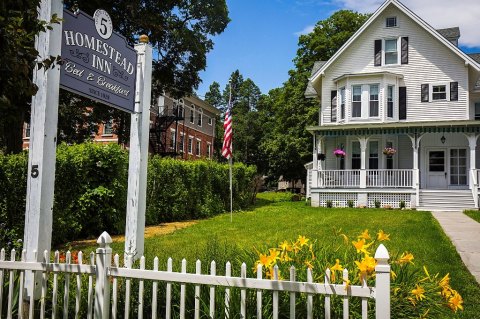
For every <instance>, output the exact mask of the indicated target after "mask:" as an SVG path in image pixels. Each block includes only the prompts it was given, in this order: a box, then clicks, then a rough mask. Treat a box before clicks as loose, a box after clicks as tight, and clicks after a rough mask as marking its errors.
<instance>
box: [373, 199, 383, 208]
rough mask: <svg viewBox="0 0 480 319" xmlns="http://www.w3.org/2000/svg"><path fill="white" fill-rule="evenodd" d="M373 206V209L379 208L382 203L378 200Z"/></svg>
mask: <svg viewBox="0 0 480 319" xmlns="http://www.w3.org/2000/svg"><path fill="white" fill-rule="evenodd" d="M374 204H375V208H380V206H381V205H382V203H381V202H380V201H379V200H376V201H375V202H374Z"/></svg>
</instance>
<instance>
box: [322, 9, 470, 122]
mask: <svg viewBox="0 0 480 319" xmlns="http://www.w3.org/2000/svg"><path fill="white" fill-rule="evenodd" d="M387 16H397V21H398V27H396V28H386V27H385V18H386V17H387ZM402 36H407V37H409V64H406V65H391V66H382V67H375V66H374V59H373V58H374V41H375V40H376V39H385V38H393V37H402ZM380 71H388V72H392V73H396V74H402V75H403V77H404V78H403V79H401V80H399V82H400V83H398V85H396V91H398V86H406V87H407V121H409V122H410V121H437V120H446V119H448V120H465V119H468V115H467V114H468V110H467V97H468V94H467V89H468V83H467V82H468V72H467V71H468V69H467V67H466V66H465V64H464V61H463V60H462V59H461V58H460V57H459V56H457V55H456V54H455V53H454V52H452V50H451V49H449V48H447V47H446V46H445V45H444V44H443V43H441V42H440V41H438V40H437V39H436V38H434V37H433V36H431V35H430V34H429V33H428V32H427V31H425V30H424V29H423V28H422V27H421V26H419V25H418V24H416V23H415V22H414V21H413V20H411V19H410V18H409V17H408V16H406V15H405V14H403V13H402V12H401V11H399V10H398V9H397V8H396V7H395V6H393V5H390V6H389V7H388V8H387V9H386V10H385V11H384V12H383V13H382V14H381V15H380V16H379V17H378V18H377V20H376V21H374V22H373V23H372V24H371V25H370V26H369V27H368V28H367V29H366V30H365V31H364V32H363V33H362V34H361V35H360V36H359V37H358V38H357V39H356V40H355V41H354V42H353V43H352V44H351V45H350V47H349V48H348V49H347V50H346V51H345V52H344V53H343V54H342V55H341V56H340V57H339V58H338V59H337V60H336V61H335V62H334V63H332V65H331V66H330V67H329V68H327V70H326V72H325V77H324V78H323V79H322V83H323V86H322V106H323V119H324V124H328V123H330V113H331V110H330V106H331V102H330V91H332V90H336V89H337V86H336V84H335V83H334V82H333V79H335V78H338V77H340V76H342V75H344V74H351V73H368V72H380ZM355 81H356V82H358V81H362V79H358V78H355ZM369 81H371V78H370V80H369V78H364V79H363V82H364V83H369ZM374 81H378V79H377V80H374ZM390 81H391V80H390ZM437 82H445V83H449V82H458V95H459V101H458V102H450V101H441V102H425V103H422V102H421V101H420V87H421V84H423V83H425V84H426V83H437ZM350 85H351V83H348V81H347V85H346V87H347V93H346V96H347V101H348V102H347V105H349V104H350V100H351V92H350V90H349V89H350V88H349V86H350ZM384 100H385V94H384V92H380V108H381V109H382V108H383V106H384V104H385V103H384V102H385V101H384ZM396 103H398V97H397V98H396ZM337 108H338V109H339V108H340V104H339V105H338V107H337ZM347 109H349V108H348V107H347ZM382 112H383V110H381V111H380V113H381V114H382ZM397 112H398V111H397V110H395V113H397ZM347 116H350V112H348V111H347Z"/></svg>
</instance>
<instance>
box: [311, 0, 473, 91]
mask: <svg viewBox="0 0 480 319" xmlns="http://www.w3.org/2000/svg"><path fill="white" fill-rule="evenodd" d="M390 4H392V5H394V6H395V7H397V8H398V9H399V10H400V11H402V12H403V13H404V14H405V15H407V16H408V17H410V18H411V19H412V20H413V21H415V22H416V23H418V24H419V25H420V26H421V27H423V28H424V29H425V30H426V31H427V32H429V33H430V34H431V35H432V36H433V37H435V38H437V39H438V40H439V41H440V42H442V43H443V44H445V45H446V46H447V47H448V48H449V49H451V50H452V51H453V52H454V53H455V54H457V55H458V56H459V57H460V58H462V59H463V60H464V61H465V63H468V64H470V65H472V67H473V68H475V70H477V71H478V72H480V64H479V63H478V62H476V61H475V60H474V59H472V58H471V57H469V56H468V55H467V54H466V53H464V52H463V51H461V50H460V49H459V48H457V47H456V46H455V45H454V44H452V43H451V42H450V41H449V40H448V39H446V38H445V37H443V36H442V35H441V34H440V33H439V32H438V31H437V30H435V29H434V28H432V26H430V25H429V24H428V23H426V22H425V21H424V20H422V19H421V18H420V17H419V16H417V15H416V14H415V13H414V12H413V11H411V10H410V9H408V8H407V7H406V6H405V5H403V4H402V3H401V2H400V1H398V0H387V1H385V2H384V3H383V4H382V5H381V6H380V7H379V8H378V9H377V10H376V11H375V12H374V13H373V14H372V15H371V16H370V18H369V19H368V20H367V21H366V22H365V23H364V24H363V25H362V26H361V27H360V29H358V30H357V32H355V33H354V35H353V36H352V37H351V38H350V39H348V41H347V42H345V44H344V45H343V46H342V47H341V48H340V49H339V50H338V51H337V52H336V53H335V54H334V55H333V56H332V57H331V58H330V59H329V60H328V61H327V63H325V64H324V65H323V66H322V67H321V68H320V69H319V70H317V71H316V72H315V74H313V75H312V76H311V77H310V79H309V80H310V82H313V81H315V80H316V79H317V78H318V77H319V76H320V75H321V74H322V73H323V71H325V70H326V69H327V68H328V67H329V66H330V65H331V64H332V63H333V61H335V60H336V59H337V58H338V57H339V56H340V55H341V54H342V53H343V52H344V51H345V50H346V49H347V48H348V47H349V46H350V45H351V44H352V43H353V42H354V41H355V40H356V39H357V38H358V37H359V36H360V34H362V33H363V31H365V29H367V28H368V27H369V26H370V25H371V24H372V23H373V21H375V20H376V19H377V18H378V16H380V14H382V12H383V11H384V10H385V9H386V8H387V7H388V6H389V5H390ZM451 29H453V28H451Z"/></svg>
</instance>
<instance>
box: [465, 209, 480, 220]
mask: <svg viewBox="0 0 480 319" xmlns="http://www.w3.org/2000/svg"><path fill="white" fill-rule="evenodd" d="M463 213H464V214H465V215H467V216H468V217H470V218H472V219H474V220H476V221H477V222H479V223H480V211H478V210H466V211H464V212H463Z"/></svg>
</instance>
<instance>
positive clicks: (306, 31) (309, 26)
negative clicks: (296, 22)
mask: <svg viewBox="0 0 480 319" xmlns="http://www.w3.org/2000/svg"><path fill="white" fill-rule="evenodd" d="M314 27H315V26H314V25H307V26H306V27H305V28H303V30H302V31H298V32H295V33H294V34H295V35H296V36H297V37H299V36H301V35H304V34H309V33H311V32H313V28H314Z"/></svg>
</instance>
